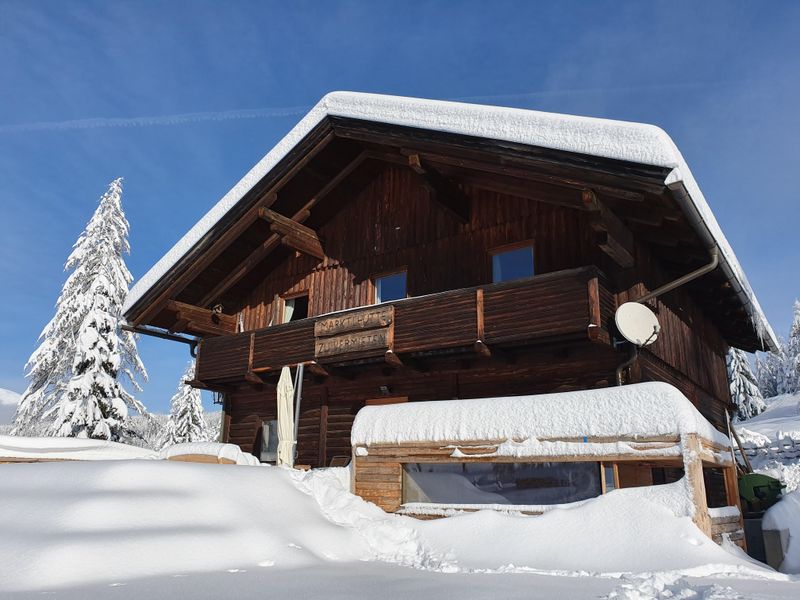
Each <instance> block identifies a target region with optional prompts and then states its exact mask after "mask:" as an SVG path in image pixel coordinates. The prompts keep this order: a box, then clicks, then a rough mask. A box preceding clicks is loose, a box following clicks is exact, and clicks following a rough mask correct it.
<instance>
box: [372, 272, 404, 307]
mask: <svg viewBox="0 0 800 600" xmlns="http://www.w3.org/2000/svg"><path fill="white" fill-rule="evenodd" d="M406 296H407V290H406V272H405V271H399V272H397V273H391V274H389V275H383V276H381V277H376V278H375V303H376V304H380V303H381V302H389V301H390V300H400V299H401V298H405V297H406Z"/></svg>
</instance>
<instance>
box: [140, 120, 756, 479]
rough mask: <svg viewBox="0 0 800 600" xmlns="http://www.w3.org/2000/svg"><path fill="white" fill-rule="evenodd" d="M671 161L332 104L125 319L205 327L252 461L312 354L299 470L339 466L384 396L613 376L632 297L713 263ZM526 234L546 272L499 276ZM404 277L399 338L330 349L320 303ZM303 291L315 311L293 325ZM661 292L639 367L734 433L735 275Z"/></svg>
mask: <svg viewBox="0 0 800 600" xmlns="http://www.w3.org/2000/svg"><path fill="white" fill-rule="evenodd" d="M665 175H666V172H665V170H664V169H657V168H654V167H645V166H642V165H633V164H628V163H621V162H620V161H610V160H604V159H603V160H601V159H596V158H592V159H590V158H587V157H580V156H577V155H570V154H568V153H559V152H555V151H550V150H542V149H538V148H528V147H517V146H514V145H513V144H508V143H502V144H501V143H497V142H493V141H491V140H482V139H476V138H465V137H464V136H452V135H446V134H438V133H434V132H426V131H420V130H410V129H407V128H401V127H391V126H385V125H380V124H375V123H364V122H359V121H352V120H349V121H348V120H344V119H335V118H330V119H328V120H327V121H324V122H323V123H322V124H321V125H320V126H319V127H317V129H315V130H314V131H313V132H312V133H311V134H309V135H308V136H307V137H306V139H304V140H303V141H302V142H301V143H300V144H298V146H297V147H296V148H295V150H294V151H293V152H292V153H290V154H289V155H288V156H287V158H286V159H285V160H284V161H283V162H282V163H281V164H280V165H279V166H278V167H276V168H275V169H274V170H273V171H272V172H270V174H268V175H267V176H266V177H265V178H264V180H263V181H262V182H260V183H259V184H258V185H257V186H256V187H255V188H254V189H253V191H252V192H251V193H250V194H249V195H248V196H246V198H245V200H244V201H243V202H241V203H240V204H239V205H237V207H236V208H235V210H232V211H231V213H230V214H229V216H228V217H227V218H226V219H224V220H223V221H222V222H221V223H220V224H219V225H218V227H217V230H216V231H215V232H214V235H213V236H209V237H208V239H205V240H204V241H203V243H202V244H200V245H198V248H197V249H196V250H193V251H192V252H191V253H189V254H187V257H186V258H185V259H184V260H183V261H182V262H181V263H179V264H178V265H177V266H176V267H175V268H174V269H173V271H172V272H170V274H168V276H166V277H165V278H163V281H161V282H160V284H159V286H155V288H154V289H153V290H151V291H150V292H149V293H148V294H147V295H145V297H144V298H143V299H142V300H141V301H140V302H139V303H138V304H137V305H136V306H134V307H133V309H132V310H131V311H130V312H129V314H128V315H127V316H128V318H129V320H130V321H131V322H133V323H135V324H137V325H149V326H154V327H159V328H163V329H167V330H170V331H172V332H178V333H180V332H184V333H189V334H194V335H198V336H200V337H202V338H203V339H202V341H201V343H200V345H199V355H198V368H197V385H200V386H204V387H206V388H208V389H213V390H217V391H223V392H224V393H225V422H224V439H225V440H226V441H230V442H233V443H236V444H239V445H240V446H241V447H242V449H243V450H245V451H250V452H255V453H256V454H257V453H258V449H259V446H260V443H261V442H260V431H261V424H262V422H263V421H265V420H270V419H274V418H275V417H276V405H275V383H276V380H277V373H278V372H279V370H280V368H281V367H282V366H284V365H290V366H295V365H297V364H301V363H303V364H305V365H306V366H305V375H306V377H305V380H304V387H303V395H302V404H301V415H300V423H299V440H298V452H299V456H298V461H297V462H299V463H302V464H309V465H312V466H318V465H327V464H330V462H331V460H332V459H333V458H334V457H337V456H343V457H348V456H349V455H350V440H349V433H350V426H351V424H352V421H353V419H354V417H355V414H356V412H357V411H358V410H359V409H360V408H361V407H362V406H364V404H365V403H366V402H368V401H371V400H378V399H380V398H385V397H403V398H407V399H408V400H409V401H415V400H437V399H451V398H471V397H487V396H500V395H516V394H529V393H545V392H554V391H566V390H576V389H586V388H592V387H598V386H608V385H614V384H615V369H616V368H617V366H618V365H619V364H620V363H622V362H624V361H625V360H626V359H627V358H628V350H627V348H626V347H625V345H624V344H623V345H620V344H617V343H615V342H618V341H619V340H617V339H616V338H617V336H616V335H615V331H614V327H613V313H614V310H615V309H616V307H617V306H618V305H619V304H620V303H622V302H625V301H628V300H635V299H636V298H639V297H641V296H642V295H643V294H644V293H646V292H647V291H648V290H651V289H654V288H655V287H657V286H659V285H661V284H663V283H665V282H667V281H669V280H671V279H673V278H675V277H676V276H679V275H682V274H684V273H686V272H688V271H690V270H692V269H694V268H696V267H697V266H700V265H702V264H703V263H705V262H707V261H708V259H709V258H708V257H709V255H708V252H707V251H706V250H705V248H704V245H703V244H702V243H701V241H700V240H699V238H698V236H697V234H696V233H695V232H694V231H693V229H692V227H691V226H690V225H689V223H688V222H687V220H686V218H685V217H684V216H683V214H682V212H681V210H680V208H679V206H678V204H677V202H676V201H675V198H674V197H673V194H672V191H671V190H670V189H669V188H667V187H665V186H664V184H663V181H664V177H665ZM519 244H530V245H531V246H532V247H533V255H534V263H535V265H534V266H535V275H534V277H533V278H530V279H525V280H519V281H515V282H507V283H502V284H492V283H491V279H492V275H491V255H492V253H493V252H494V251H496V250H498V249H501V248H505V247H513V246H514V245H519ZM398 270H405V271H406V273H407V289H408V295H409V296H410V298H408V299H405V300H400V301H396V302H392V303H390V305H391V306H392V307H393V308H392V316H391V324H390V325H386V331H383V330H382V331H381V334H380V335H382V336H384V337H381V338H380V339H379V340H377V341H375V340H372V341H370V342H369V344H372V346H370V347H359V348H358V349H355V350H353V351H350V352H338V353H335V354H333V355H331V356H324V355H320V351H319V349H318V347H317V346H316V345H317V344H318V343H319V342H320V335H318V334H315V324H317V323H318V322H319V321H321V320H323V319H325V318H327V317H323V315H328V314H329V313H337V312H340V311H348V310H354V309H359V307H368V306H369V305H371V304H372V303H373V299H374V284H373V280H374V278H375V277H376V276H378V275H381V274H385V273H391V272H395V271H398ZM298 294H308V299H309V307H308V313H309V318H307V319H304V320H300V321H296V322H292V323H287V324H278V323H280V322H281V312H282V307H283V303H284V301H285V299H286V298H292V297H294V296H296V295H298ZM650 306H651V307H652V308H654V309H655V310H656V311H657V313H658V315H659V320H660V322H661V325H662V333H661V336H660V337H659V339H658V341H657V342H656V343H655V344H653V345H652V346H650V347H648V348H647V349H645V350H643V351H642V352H641V353H640V355H639V358H638V360H637V362H636V363H635V364H634V366H633V367H632V368H631V369H630V370H629V372H628V373H627V374H626V380H627V381H628V382H635V381H646V380H661V381H667V382H669V383H672V384H673V385H675V386H676V387H678V388H679V389H681V390H682V391H683V392H684V393H685V394H686V395H687V397H689V398H690V399H691V400H692V401H693V402H694V403H695V404H696V405H697V406H698V408H699V409H700V411H701V412H702V413H703V414H704V415H706V417H707V418H709V419H710V420H711V421H712V422H714V423H715V424H716V425H718V426H719V427H720V428H724V426H725V410H726V409H727V407H728V405H729V402H730V399H729V394H728V388H727V376H726V370H725V358H724V357H725V352H726V351H727V348H728V345H729V344H736V345H738V346H740V347H745V348H749V349H753V348H755V347H756V346H757V345H758V341H757V340H756V339H755V338H754V334H753V331H752V327H751V326H750V325H749V320H748V318H747V316H746V315H745V314H744V311H743V308H742V306H741V305H740V304H739V303H738V302H737V300H736V299H735V297H734V296H733V294H732V291H731V290H730V286H729V285H728V284H727V282H726V280H725V277H724V275H723V274H722V273H721V271H720V270H718V271H716V272H714V273H712V274H710V275H707V276H706V277H705V278H703V279H702V280H699V281H698V282H695V283H692V284H689V285H687V286H685V287H683V288H681V289H678V290H676V291H674V292H671V293H669V294H666V295H664V296H662V297H661V298H659V299H658V300H656V301H653V302H651V303H650ZM192 308H195V309H197V310H199V311H201V313H200V315H199V316H198V315H197V314H195V313H192ZM212 309H215V310H212ZM360 310H361V311H362V312H365V311H364V309H363V308H361V309H360ZM366 312H368V311H366ZM366 312H365V314H366ZM355 314H356V316H358V315H359V314H360V313H358V312H356V313H355ZM720 315H722V316H720ZM237 324H238V325H237ZM237 329H238V330H240V332H237ZM317 329H319V325H317ZM376 339H377V338H376Z"/></svg>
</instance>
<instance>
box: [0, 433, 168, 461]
mask: <svg viewBox="0 0 800 600" xmlns="http://www.w3.org/2000/svg"><path fill="white" fill-rule="evenodd" d="M152 455H153V451H152V450H148V449H146V448H138V447H136V446H129V445H127V444H118V443H117V442H109V441H106V440H90V439H82V438H63V437H20V436H11V435H0V462H2V461H3V459H4V458H10V459H15V460H31V461H35V460H127V459H133V458H149V457H150V456H152Z"/></svg>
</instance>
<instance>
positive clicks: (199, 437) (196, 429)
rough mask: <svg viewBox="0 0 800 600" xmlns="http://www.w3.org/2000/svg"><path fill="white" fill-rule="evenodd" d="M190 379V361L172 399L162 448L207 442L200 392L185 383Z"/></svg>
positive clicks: (192, 374)
mask: <svg viewBox="0 0 800 600" xmlns="http://www.w3.org/2000/svg"><path fill="white" fill-rule="evenodd" d="M192 379H194V361H191V362H190V363H189V365H188V366H187V367H186V372H185V373H184V374H183V377H182V378H181V382H180V383H179V384H178V391H176V392H175V395H174V396H173V397H172V402H171V406H170V414H169V422H168V423H167V428H166V434H165V436H164V443H163V446H171V445H173V444H183V443H186V442H207V441H208V440H209V431H208V424H207V423H206V419H205V415H204V414H203V404H202V402H201V401H200V390H198V389H195V388H193V387H191V386H189V385H186V383H185V382H186V381H191V380H192Z"/></svg>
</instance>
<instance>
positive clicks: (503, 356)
mask: <svg viewBox="0 0 800 600" xmlns="http://www.w3.org/2000/svg"><path fill="white" fill-rule="evenodd" d="M472 349H473V350H474V351H475V354H478V355H480V356H483V357H484V358H494V359H496V360H499V361H501V362H504V363H506V364H509V365H510V364H514V363H515V362H516V360H517V357H516V356H514V354H513V353H512V352H509V351H508V350H504V349H502V348H498V347H496V346H495V347H491V348H490V347H489V346H488V345H487V344H486V342H484V341H483V340H477V341H476V342H475V343H474V344H473V345H472Z"/></svg>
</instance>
